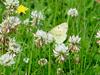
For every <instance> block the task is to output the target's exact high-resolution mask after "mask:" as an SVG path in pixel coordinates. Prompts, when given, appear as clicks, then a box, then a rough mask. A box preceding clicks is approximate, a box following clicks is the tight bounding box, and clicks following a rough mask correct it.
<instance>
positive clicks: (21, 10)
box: [17, 5, 28, 14]
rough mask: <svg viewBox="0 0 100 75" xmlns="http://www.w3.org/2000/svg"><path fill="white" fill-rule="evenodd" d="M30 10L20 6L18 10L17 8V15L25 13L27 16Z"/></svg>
mask: <svg viewBox="0 0 100 75" xmlns="http://www.w3.org/2000/svg"><path fill="white" fill-rule="evenodd" d="M27 10H28V8H27V7H25V6H23V5H20V6H19V7H18V8H17V13H18V14H20V13H23V14H25V12H26V11H27Z"/></svg>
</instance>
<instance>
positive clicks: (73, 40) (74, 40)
mask: <svg viewBox="0 0 100 75" xmlns="http://www.w3.org/2000/svg"><path fill="white" fill-rule="evenodd" d="M80 40H81V38H80V37H79V36H75V35H73V36H70V37H69V40H68V41H69V42H70V43H73V44H76V43H77V44H79V42H80Z"/></svg>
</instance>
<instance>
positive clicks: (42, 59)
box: [38, 58, 48, 66]
mask: <svg viewBox="0 0 100 75" xmlns="http://www.w3.org/2000/svg"><path fill="white" fill-rule="evenodd" d="M47 63H48V61H47V59H45V58H41V59H40V60H39V61H38V64H39V65H41V66H44V65H46V64H47Z"/></svg>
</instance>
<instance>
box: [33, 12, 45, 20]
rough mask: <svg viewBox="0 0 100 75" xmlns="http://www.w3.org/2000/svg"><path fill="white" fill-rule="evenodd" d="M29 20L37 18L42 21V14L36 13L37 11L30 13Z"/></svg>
mask: <svg viewBox="0 0 100 75" xmlns="http://www.w3.org/2000/svg"><path fill="white" fill-rule="evenodd" d="M31 18H37V19H39V20H43V19H44V15H43V14H42V12H41V11H40V12H38V11H37V10H35V11H32V12H31Z"/></svg>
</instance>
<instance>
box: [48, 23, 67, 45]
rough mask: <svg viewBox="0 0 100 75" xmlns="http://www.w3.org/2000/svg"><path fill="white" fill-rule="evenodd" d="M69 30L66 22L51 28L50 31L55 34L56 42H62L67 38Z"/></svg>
mask: <svg viewBox="0 0 100 75" xmlns="http://www.w3.org/2000/svg"><path fill="white" fill-rule="evenodd" d="M67 31H68V24H67V23H66V22H64V23H61V24H60V25H57V26H56V27H54V28H53V29H51V30H50V31H49V33H50V34H52V35H53V38H54V41H55V43H57V44H61V43H63V42H64V41H65V40H66V38H67Z"/></svg>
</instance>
